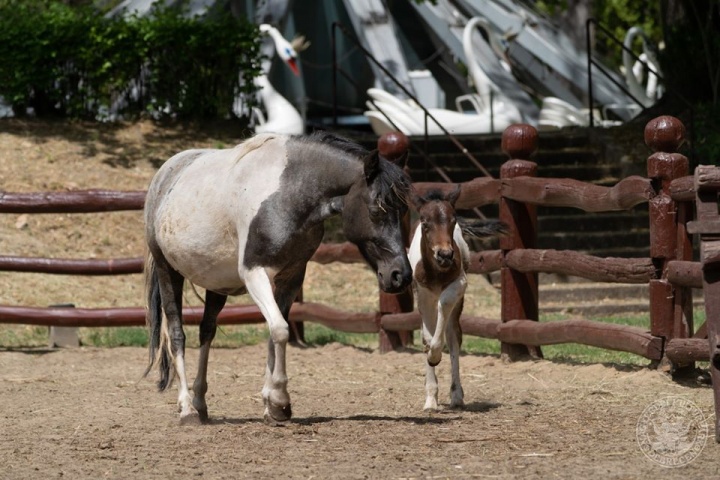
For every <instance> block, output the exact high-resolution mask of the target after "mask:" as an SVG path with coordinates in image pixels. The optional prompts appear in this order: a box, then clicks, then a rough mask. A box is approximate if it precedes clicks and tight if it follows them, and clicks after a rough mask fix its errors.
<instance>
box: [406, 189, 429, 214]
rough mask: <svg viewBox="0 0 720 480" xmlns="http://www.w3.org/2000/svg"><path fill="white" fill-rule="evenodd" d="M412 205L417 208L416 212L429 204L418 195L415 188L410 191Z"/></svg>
mask: <svg viewBox="0 0 720 480" xmlns="http://www.w3.org/2000/svg"><path fill="white" fill-rule="evenodd" d="M410 203H412V205H413V207H415V210H418V211H420V208H421V207H422V206H423V205H425V204H426V203H427V200H426V199H425V198H424V197H422V196H420V195H418V193H417V190H415V189H414V188H413V189H412V190H410Z"/></svg>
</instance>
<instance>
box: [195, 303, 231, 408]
mask: <svg viewBox="0 0 720 480" xmlns="http://www.w3.org/2000/svg"><path fill="white" fill-rule="evenodd" d="M226 300H227V295H221V294H219V293H215V292H212V291H210V290H208V291H206V292H205V310H204V311H203V318H202V322H200V358H199V359H198V372H197V376H196V377H195V382H194V383H193V400H192V405H193V407H195V410H197V412H198V415H199V416H200V421H201V422H207V420H208V413H207V403H205V394H206V393H207V389H208V386H207V366H208V359H209V357H210V344H211V343H212V341H213V338H215V332H216V331H217V316H218V315H219V314H220V311H221V310H222V309H223V307H224V306H225V301H226Z"/></svg>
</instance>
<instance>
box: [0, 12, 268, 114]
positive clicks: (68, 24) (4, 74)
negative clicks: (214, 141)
mask: <svg viewBox="0 0 720 480" xmlns="http://www.w3.org/2000/svg"><path fill="white" fill-rule="evenodd" d="M0 58H2V59H3V62H0V95H2V96H3V97H4V98H5V99H6V100H7V101H8V102H10V103H11V104H12V106H13V109H14V111H15V112H16V114H18V115H22V114H23V113H24V112H25V111H26V109H27V107H32V108H33V109H34V110H35V113H36V114H37V115H38V116H47V115H59V116H67V117H75V118H98V117H100V118H102V117H103V115H107V112H108V110H109V108H110V106H111V105H113V104H114V103H116V102H118V101H119V100H121V99H123V98H126V99H130V101H121V102H120V105H121V110H120V113H122V114H123V115H125V116H130V117H134V116H138V115H141V114H143V113H149V114H151V115H152V116H153V117H161V116H164V115H171V116H173V117H175V118H178V119H208V118H227V117H229V116H231V115H232V104H233V99H234V98H235V96H236V95H237V94H238V93H241V92H242V93H245V94H250V93H252V92H254V91H255V87H254V86H253V82H252V79H253V78H254V77H255V76H256V75H257V74H258V72H259V59H260V53H259V38H258V31H257V29H256V27H255V26H254V25H252V24H250V23H249V22H247V21H245V20H238V19H234V18H232V17H231V16H229V15H215V16H213V17H211V18H202V19H190V18H187V17H185V16H183V15H182V12H181V11H179V10H178V9H174V8H160V9H155V10H154V11H153V12H152V15H149V16H147V17H130V18H127V19H126V18H120V17H115V18H106V17H104V16H102V15H101V14H100V13H99V12H97V11H96V10H93V9H92V8H91V7H75V8H71V7H68V6H67V5H64V4H63V3H60V2H57V1H52V0H0ZM130 91H135V92H138V95H135V96H132V98H130V97H127V96H126V94H127V93H129V92H130Z"/></svg>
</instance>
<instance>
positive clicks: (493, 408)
mask: <svg viewBox="0 0 720 480" xmlns="http://www.w3.org/2000/svg"><path fill="white" fill-rule="evenodd" d="M244 133H246V132H241V131H233V130H227V129H225V130H215V131H213V132H211V133H208V132H207V131H206V130H194V129H192V128H185V127H170V128H168V127H165V128H160V127H157V126H155V125H152V124H150V123H143V122H140V123H137V124H128V125H120V126H102V125H95V124H90V125H85V124H77V123H74V124H68V123H42V122H34V121H30V122H26V121H19V120H12V121H0V193H1V192H2V191H9V192H20V191H25V192H32V191H45V190H73V189H84V188H109V189H120V190H141V189H144V188H145V187H146V185H147V183H148V182H149V180H150V178H151V177H152V174H153V173H154V171H155V169H156V168H157V166H158V165H159V164H160V163H161V162H162V161H163V160H164V159H166V158H168V157H169V156H170V155H172V154H173V153H175V152H177V151H179V150H182V149H184V148H190V147H197V146H211V147H217V146H230V145H234V144H235V143H236V142H237V141H239V140H240V139H241V138H242V137H243V135H244ZM141 253H142V221H141V217H140V214H139V212H120V213H112V214H107V215H104V214H102V215H32V216H23V215H0V255H26V256H46V257H61V258H118V257H132V256H137V255H140V254H141ZM323 268H338V269H341V270H334V271H333V272H335V275H334V276H335V278H350V279H351V280H350V281H345V282H344V284H341V285H340V284H336V285H333V286H332V288H330V287H327V286H326V284H323V283H322V282H323V278H327V276H321V275H320V274H319V271H318V270H317V269H315V267H314V266H313V264H311V270H310V271H309V279H308V280H309V283H310V284H312V285H316V286H317V288H315V289H312V288H309V289H308V292H307V293H306V300H308V301H322V302H326V303H330V304H332V303H333V302H336V304H337V302H341V303H342V306H343V307H344V308H343V309H345V310H348V311H357V310H365V311H368V310H372V309H373V308H374V307H375V302H376V301H377V300H376V299H377V291H376V286H372V284H371V282H366V281H357V278H358V277H357V276H356V275H358V274H357V273H349V271H346V270H342V269H346V268H350V267H349V266H344V265H341V266H326V267H323ZM366 273H367V272H366ZM370 276H372V275H370ZM135 277H138V278H135ZM478 283H479V282H473V283H472V284H471V289H472V288H479V289H480V290H471V293H470V295H469V298H468V299H467V301H466V305H467V306H466V311H468V312H469V313H472V314H476V315H484V314H487V315H489V316H497V309H498V302H497V298H498V297H497V295H495V296H493V293H492V289H490V290H488V289H487V288H486V286H485V287H483V286H478ZM368 284H369V285H371V286H370V287H369V288H366V285H368ZM141 289H142V279H141V278H139V276H137V275H136V276H126V277H101V278H77V277H70V278H68V277H62V276H51V275H34V274H12V273H5V272H0V304H10V305H37V306H46V305H50V304H53V303H65V302H72V303H75V304H76V306H78V307H108V306H114V305H117V306H137V305H139V304H141V303H142V292H141ZM338 291H344V292H345V296H344V297H343V296H342V295H340V296H333V295H335V294H336V292H338ZM315 292H317V293H315ZM478 292H481V293H478ZM331 293H332V295H330V294H331ZM348 294H349V295H348ZM190 298H192V297H191V296H190ZM241 301H242V300H241ZM488 312H489V313H488ZM265 351H266V348H265V346H248V347H242V348H236V349H222V348H217V349H214V350H213V352H212V354H211V365H210V372H209V384H210V390H209V392H208V404H209V409H210V415H211V417H212V419H213V421H212V423H211V424H209V425H203V426H183V427H181V426H179V425H178V422H177V413H176V411H175V410H176V408H175V401H176V398H175V397H176V391H175V390H174V389H173V390H172V391H170V392H166V393H164V394H159V393H157V392H156V390H155V388H154V384H153V381H154V377H153V376H152V375H151V377H150V378H148V379H142V378H141V376H142V372H143V371H144V368H145V365H146V357H147V353H146V351H145V350H143V349H139V348H112V349H97V348H89V347H82V348H80V349H73V350H63V349H59V350H44V349H24V348H20V349H17V348H5V347H2V346H0V384H1V385H2V388H0V405H2V407H0V478H7V479H28V478H42V479H46V478H58V477H65V478H73V479H75V478H93V479H96V478H123V479H125V478H143V479H144V478H171V477H174V478H190V477H206V478H252V479H265V478H268V479H270V478H272V479H275V478H318V479H324V478H342V479H346V478H347V479H355V478H373V479H374V478H378V479H386V478H387V479H400V478H498V479H511V478H524V479H535V478H538V479H541V478H542V479H545V478H568V479H576V478H582V477H592V478H603V479H605V478H611V479H615V478H617V479H621V478H622V479H636V478H648V479H650V478H670V479H672V478H678V479H683V480H685V479H703V478H719V477H720V461H718V460H717V459H718V458H719V454H720V447H718V446H717V445H716V444H715V443H714V441H713V439H712V429H711V428H709V429H708V433H709V437H708V440H707V444H706V445H705V446H704V449H703V450H702V452H701V453H700V455H699V456H698V457H697V458H695V459H694V460H693V461H692V462H690V463H689V464H687V465H686V466H683V467H680V468H673V469H668V468H664V467H661V466H659V465H658V464H657V463H654V462H653V461H651V460H649V459H648V458H647V457H646V456H645V455H644V454H643V452H642V450H641V448H640V446H639V444H638V442H637V439H636V428H637V426H638V422H639V420H640V419H641V418H643V417H642V415H643V412H644V411H645V409H646V407H649V406H650V405H652V404H653V402H654V401H656V400H658V399H660V400H662V399H666V398H669V397H679V398H681V399H685V400H688V401H691V402H692V403H693V404H694V405H696V406H697V407H698V408H699V410H700V411H701V412H702V416H703V417H704V423H703V425H708V426H709V425H711V423H712V420H713V417H712V412H713V403H712V391H711V389H710V388H709V387H708V386H706V385H702V384H701V383H699V382H689V383H678V382H673V381H671V380H670V379H669V378H668V377H666V376H664V375H663V374H661V373H658V372H656V371H654V370H649V369H645V368H640V367H627V366H613V365H600V364H597V365H575V364H569V363H560V362H550V361H536V362H519V363H515V364H507V363H504V362H503V361H501V360H500V359H499V358H497V357H495V356H489V355H488V356H483V355H465V356H463V358H462V361H461V369H462V376H463V386H464V389H465V398H466V403H467V407H466V408H465V409H464V410H448V409H447V407H446V406H447V403H448V391H449V371H448V368H449V367H448V362H447V359H445V360H444V361H443V362H442V363H441V364H440V367H438V369H439V376H440V384H441V390H440V403H441V404H443V405H444V406H445V409H444V410H442V411H440V412H438V413H432V414H430V413H425V412H423V411H422V406H423V403H424V388H423V375H424V363H423V358H422V356H421V355H420V354H418V353H414V352H403V353H391V354H386V355H381V354H379V353H378V352H377V351H375V350H365V349H359V348H352V347H346V346H340V345H337V344H332V345H327V346H324V347H317V348H307V349H298V348H290V349H289V353H288V372H289V375H290V384H289V391H290V395H291V397H292V400H293V412H294V415H295V417H294V420H293V422H292V423H290V424H289V425H287V426H285V427H269V426H266V425H265V424H263V423H262V410H263V408H262V399H261V396H260V390H261V388H262V375H263V372H264V360H265ZM196 359H197V351H195V350H191V351H189V354H188V364H189V365H188V371H189V372H191V375H190V377H191V381H192V378H194V365H195V362H196ZM676 438H677V437H676ZM685 438H689V437H685ZM694 438H699V437H698V436H697V435H696V436H695V437H694Z"/></svg>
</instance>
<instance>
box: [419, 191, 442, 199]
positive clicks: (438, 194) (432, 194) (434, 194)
mask: <svg viewBox="0 0 720 480" xmlns="http://www.w3.org/2000/svg"><path fill="white" fill-rule="evenodd" d="M421 198H422V199H423V200H425V201H426V202H435V201H437V202H443V201H445V193H443V191H442V190H438V189H432V190H428V191H427V192H426V193H425V195H423V196H422V197H421Z"/></svg>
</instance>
